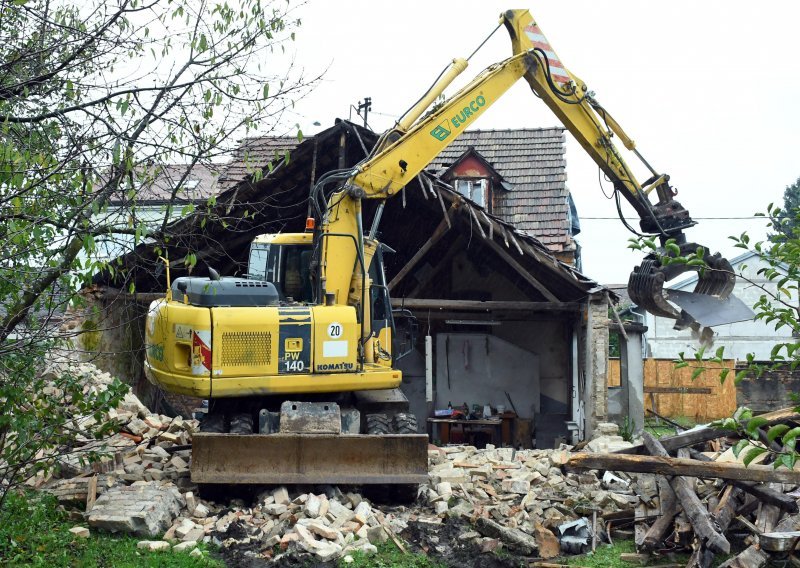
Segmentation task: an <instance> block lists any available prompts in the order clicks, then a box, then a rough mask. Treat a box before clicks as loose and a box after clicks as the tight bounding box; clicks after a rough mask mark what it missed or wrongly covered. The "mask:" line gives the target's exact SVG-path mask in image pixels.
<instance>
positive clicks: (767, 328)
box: [646, 255, 791, 360]
mask: <svg viewBox="0 0 800 568" xmlns="http://www.w3.org/2000/svg"><path fill="white" fill-rule="evenodd" d="M764 266H766V263H765V262H764V261H763V260H761V258H760V257H759V256H757V255H753V256H750V257H749V258H745V259H742V260H740V261H739V262H736V264H734V266H733V269H734V270H735V271H736V273H737V274H739V273H741V274H742V276H743V277H744V278H738V279H737V281H736V287H735V288H734V291H733V293H734V294H735V295H736V296H737V297H739V298H740V299H741V300H742V301H743V302H744V303H745V304H746V305H747V306H753V304H755V303H756V302H757V301H758V299H759V298H760V297H761V295H762V294H763V293H764V292H763V291H762V290H761V288H759V286H763V287H764V288H766V289H767V290H770V291H773V292H774V291H776V289H777V288H776V285H775V284H774V283H770V282H768V281H767V280H766V279H764V277H763V276H760V275H758V274H757V273H758V270H759V269H760V268H762V267H764ZM745 278H746V279H747V280H750V282H748V281H747V280H745ZM694 285H695V284H694V281H693V280H691V281H688V282H685V283H683V284H681V285H675V286H671V287H673V288H676V289H679V290H686V291H687V292H690V291H691V290H692V289H693V288H694ZM673 324H674V322H673V320H671V319H666V318H656V317H653V316H652V315H650V314H648V315H647V324H646V325H647V327H648V328H649V331H648V332H647V335H646V339H647V350H648V354H649V356H651V357H654V358H656V359H670V358H673V359H674V358H675V357H677V355H678V353H680V352H681V351H683V352H685V353H686V356H687V357H690V356H691V355H692V354H693V353H695V352H696V350H697V349H699V347H700V344H699V342H698V341H697V339H695V338H693V337H692V334H691V332H690V331H686V330H683V331H675V330H674V329H672V326H673ZM714 333H715V339H714V346H713V349H711V351H712V352H713V351H714V350H716V349H718V348H719V347H724V348H725V351H724V354H723V357H724V358H726V359H740V360H741V359H745V358H746V356H747V354H748V353H754V354H755V358H756V359H758V360H767V359H769V354H770V351H771V350H772V347H773V346H774V345H775V344H776V343H779V342H783V341H786V340H788V339H790V338H791V331H790V330H788V329H787V328H784V329H781V330H778V331H776V330H775V326H774V324H769V323H765V322H763V321H761V320H759V321H755V320H753V321H746V322H739V323H734V324H728V325H720V326H716V327H715V328H714ZM707 351H708V349H707Z"/></svg>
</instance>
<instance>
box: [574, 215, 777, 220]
mask: <svg viewBox="0 0 800 568" xmlns="http://www.w3.org/2000/svg"><path fill="white" fill-rule="evenodd" d="M578 217H579V218H580V219H581V220H583V219H588V220H591V221H617V220H618V218H617V217H584V216H582V215H579V216H578ZM626 219H627V218H626ZM692 219H695V220H696V221H747V220H751V219H752V220H755V219H764V217H761V216H759V215H753V216H751V217H694V216H693V217H692Z"/></svg>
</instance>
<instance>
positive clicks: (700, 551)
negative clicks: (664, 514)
mask: <svg viewBox="0 0 800 568" xmlns="http://www.w3.org/2000/svg"><path fill="white" fill-rule="evenodd" d="M740 494H741V489H737V488H736V487H734V486H732V485H728V487H726V488H725V491H723V493H722V498H721V499H720V500H719V505H718V506H717V507H715V508H714V509H713V510H712V511H711V514H712V515H714V518H715V519H716V520H717V524H718V525H719V529H720V532H722V533H723V534H724V533H725V531H727V530H728V525H730V524H731V521H732V520H733V519H734V518H735V517H736V509H737V508H738V507H739V504H740V503H739V499H738V497H739V495H740ZM713 564H714V552H713V551H711V550H709V549H708V547H706V546H705V545H704V544H703V543H701V544H700V546H698V547H697V548H696V549H695V550H694V553H692V556H691V558H690V559H689V562H687V563H686V566H687V568H688V567H692V568H711V566H712V565H713Z"/></svg>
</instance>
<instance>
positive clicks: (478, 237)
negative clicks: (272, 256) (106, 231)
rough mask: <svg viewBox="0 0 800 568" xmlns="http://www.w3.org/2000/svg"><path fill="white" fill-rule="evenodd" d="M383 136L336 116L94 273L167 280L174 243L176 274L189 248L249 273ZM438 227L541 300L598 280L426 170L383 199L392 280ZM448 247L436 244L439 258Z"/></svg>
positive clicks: (114, 279) (579, 292) (570, 297)
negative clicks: (340, 171)
mask: <svg viewBox="0 0 800 568" xmlns="http://www.w3.org/2000/svg"><path fill="white" fill-rule="evenodd" d="M377 139H378V136H377V135H376V134H375V133H373V132H372V131H369V130H367V129H364V128H361V127H359V126H357V125H355V124H352V123H350V122H347V121H340V122H338V123H337V124H336V125H335V126H333V127H331V128H329V129H327V130H325V131H323V132H320V133H319V134H317V135H316V136H314V137H311V138H307V139H306V140H304V141H303V142H301V143H300V144H297V145H296V147H295V148H294V149H293V150H292V151H291V152H290V153H289V154H288V155H286V154H284V156H285V158H284V159H282V160H280V161H279V162H277V163H272V164H271V165H270V167H269V168H265V171H264V172H260V173H259V176H255V178H254V177H252V176H248V177H247V178H246V179H244V180H243V181H240V182H239V183H236V184H234V185H231V186H230V187H229V188H228V189H226V190H224V191H223V192H222V193H220V194H219V195H218V196H217V200H216V204H214V205H213V206H211V207H198V208H197V209H196V210H195V211H194V212H192V213H191V214H189V215H187V216H185V217H184V218H182V219H179V220H178V221H176V222H174V223H172V224H170V225H169V227H168V231H167V233H166V235H162V236H160V237H158V238H157V239H156V240H155V242H150V243H147V244H143V245H139V246H138V247H137V248H136V249H135V250H134V251H133V252H132V253H129V254H127V255H125V256H124V257H122V258H121V262H122V266H121V267H120V269H117V270H116V271H115V274H114V275H110V274H101V275H98V277H97V278H96V279H95V280H96V282H97V283H98V284H106V285H112V286H114V287H119V288H122V287H123V286H124V287H127V285H129V284H130V283H133V284H135V286H136V290H137V291H139V292H148V291H158V290H163V289H164V287H165V284H166V281H165V274H164V270H163V266H162V265H161V264H160V263H159V262H158V256H159V254H158V253H157V250H156V248H155V247H156V246H158V247H159V248H161V249H162V250H163V249H166V250H167V251H168V252H169V257H170V259H171V262H170V265H171V266H172V276H173V278H175V277H178V276H181V275H185V274H187V272H188V270H187V268H186V266H185V262H184V259H185V257H186V255H187V254H189V253H190V252H191V253H192V254H193V255H194V257H195V258H196V259H197V266H196V267H195V269H194V273H195V274H200V275H202V274H205V273H207V269H208V266H213V267H215V268H217V269H219V271H220V272H221V273H222V274H237V273H238V274H243V273H245V272H246V265H247V257H248V253H249V244H250V242H251V241H252V239H253V238H254V237H255V236H256V235H258V234H263V233H278V232H302V231H303V229H304V222H305V218H306V215H307V211H308V195H309V191H310V188H311V187H312V185H313V183H314V181H315V180H316V179H319V177H320V176H321V175H322V174H323V173H325V172H328V171H331V170H334V169H337V168H341V167H353V166H355V165H356V164H357V163H358V162H360V161H361V160H363V159H364V157H365V156H366V155H367V153H368V149H369V148H372V147H373V145H374V144H375V143H376V141H377ZM229 171H230V170H229ZM226 175H228V176H229V177H228V179H230V175H229V174H227V173H226ZM256 179H257V181H256ZM226 183H227V182H226ZM374 205H375V203H374V202H373V201H372V200H368V203H367V204H366V208H367V210H366V211H365V223H364V224H365V226H369V224H370V222H371V215H372V210H373V209H374ZM445 223H446V225H445ZM439 227H444V228H446V229H448V228H449V229H452V228H455V229H456V230H455V231H450V230H448V231H447V234H448V237H447V238H443V239H441V242H440V243H439V244H438V245H437V246H439V247H450V248H452V247H456V246H460V247H462V248H464V247H466V248H469V247H475V252H476V254H477V255H479V256H480V258H486V261H487V262H488V263H490V264H491V265H492V267H493V268H495V269H497V270H498V271H505V272H506V273H507V275H509V277H511V278H513V279H515V280H516V281H518V282H519V285H520V287H521V288H525V289H527V290H528V293H529V294H528V295H529V297H531V298H532V299H533V300H534V301H550V302H553V301H557V302H575V301H579V300H582V299H584V298H585V297H586V296H587V294H589V293H591V292H592V291H594V290H595V289H596V288H597V284H596V283H595V282H594V281H592V280H590V279H589V278H587V277H585V276H583V275H582V274H580V273H579V272H577V271H576V270H574V269H573V268H571V267H569V266H567V265H566V264H563V263H561V262H559V261H558V260H557V259H556V258H555V257H553V256H552V254H551V253H550V252H549V251H548V249H547V248H546V247H545V246H544V245H543V244H542V243H541V242H540V241H539V240H537V239H536V238H534V237H532V236H531V235H530V234H528V233H527V232H524V231H519V230H518V229H517V228H516V227H514V226H513V225H512V224H510V223H508V222H506V221H504V220H501V219H500V218H498V217H496V216H494V215H490V214H488V213H486V212H485V211H483V210H482V209H481V208H480V207H478V206H477V205H475V204H473V203H471V202H470V201H468V200H467V199H465V198H464V197H463V196H461V195H460V194H458V193H456V192H455V191H453V190H452V188H450V187H449V186H447V184H445V183H444V182H442V181H441V180H439V179H438V178H436V177H435V176H432V175H430V174H427V173H425V174H422V175H420V176H418V177H417V178H416V179H415V180H414V181H412V182H411V183H409V184H408V186H406V188H405V189H404V191H403V192H401V195H398V196H397V197H395V198H394V199H390V200H388V201H387V202H386V208H385V210H384V213H383V219H382V221H381V235H380V238H381V241H382V242H384V243H386V244H388V245H389V246H390V247H392V248H393V249H395V250H396V253H395V254H393V255H391V256H390V259H389V262H388V263H387V272H388V274H387V276H388V278H389V279H390V280H392V279H394V278H395V277H397V276H398V273H400V272H401V269H402V268H403V267H404V266H405V265H406V264H407V263H408V262H409V261H410V260H412V259H413V258H414V257H415V255H417V253H418V252H419V251H420V250H421V249H422V248H423V247H424V246H425V244H426V242H428V241H429V240H430V237H431V235H432V234H433V233H434V232H435V231H436V230H437V228H439ZM411 228H413V230H411ZM442 250H443V248H440V249H439V250H436V249H434V248H431V250H430V253H431V255H432V258H437V254H439V253H441V252H442ZM496 258H500V259H501V261H497V260H496ZM123 279H124V282H123ZM395 284H396V286H395V287H394V289H393V292H394V290H396V291H397V293H395V294H394V295H395V296H398V297H399V296H402V295H404V294H406V293H408V292H409V291H413V287H411V286H404V285H403V282H396V283H395ZM434 292H435V290H434ZM428 297H435V296H428Z"/></svg>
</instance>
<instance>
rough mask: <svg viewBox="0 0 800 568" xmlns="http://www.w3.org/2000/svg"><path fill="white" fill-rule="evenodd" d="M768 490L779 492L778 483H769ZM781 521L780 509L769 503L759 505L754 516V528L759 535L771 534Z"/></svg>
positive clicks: (779, 486)
mask: <svg viewBox="0 0 800 568" xmlns="http://www.w3.org/2000/svg"><path fill="white" fill-rule="evenodd" d="M769 488H770V489H772V490H773V491H779V490H780V489H781V485H780V484H779V483H770V484H769ZM780 520H781V509H780V508H779V507H776V506H775V505H770V504H769V503H761V509H760V510H759V511H758V515H757V516H756V528H758V531H759V532H761V533H768V532H772V531H773V529H775V525H777V524H778V521H780Z"/></svg>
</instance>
